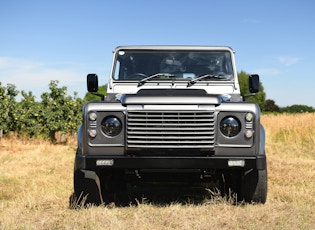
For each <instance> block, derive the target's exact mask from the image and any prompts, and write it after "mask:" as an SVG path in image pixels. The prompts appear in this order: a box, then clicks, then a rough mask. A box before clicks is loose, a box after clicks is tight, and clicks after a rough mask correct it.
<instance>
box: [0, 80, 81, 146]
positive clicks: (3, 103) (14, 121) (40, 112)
mask: <svg viewBox="0 0 315 230" xmlns="http://www.w3.org/2000/svg"><path fill="white" fill-rule="evenodd" d="M49 90H50V91H49V92H45V93H43V94H42V95H41V99H42V101H41V102H36V101H35V96H33V94H32V92H28V93H26V92H25V91H22V92H21V94H22V100H21V102H16V100H15V96H17V95H18V91H16V90H15V86H13V85H8V87H7V88H6V87H1V84H0V110H1V113H0V129H1V130H3V133H4V134H6V133H9V132H10V131H15V132H16V133H17V134H18V135H20V136H25V137H42V138H48V139H49V140H50V141H52V142H55V141H56V133H58V132H60V133H61V134H65V133H69V134H71V133H74V132H76V131H77V129H78V127H79V125H80V123H81V111H82V106H83V100H82V99H80V98H78V97H77V93H74V96H73V97H72V96H68V95H67V87H64V86H63V87H58V81H51V82H50V84H49Z"/></svg>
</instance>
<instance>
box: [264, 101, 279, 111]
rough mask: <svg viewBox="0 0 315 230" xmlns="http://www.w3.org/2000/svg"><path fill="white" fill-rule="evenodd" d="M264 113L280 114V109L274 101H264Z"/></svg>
mask: <svg viewBox="0 0 315 230" xmlns="http://www.w3.org/2000/svg"><path fill="white" fill-rule="evenodd" d="M263 110H264V111H265V112H280V108H279V106H278V105H276V103H275V101H274V100H270V99H268V100H266V104H265V108H264V109H263Z"/></svg>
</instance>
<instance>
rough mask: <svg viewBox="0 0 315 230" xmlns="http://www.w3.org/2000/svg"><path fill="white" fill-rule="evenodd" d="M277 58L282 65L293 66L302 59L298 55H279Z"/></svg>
mask: <svg viewBox="0 0 315 230" xmlns="http://www.w3.org/2000/svg"><path fill="white" fill-rule="evenodd" d="M277 60H278V62H279V63H280V64H282V65H285V66H291V65H294V64H296V63H298V62H299V61H300V60H301V59H300V58H298V57H290V56H279V57H277Z"/></svg>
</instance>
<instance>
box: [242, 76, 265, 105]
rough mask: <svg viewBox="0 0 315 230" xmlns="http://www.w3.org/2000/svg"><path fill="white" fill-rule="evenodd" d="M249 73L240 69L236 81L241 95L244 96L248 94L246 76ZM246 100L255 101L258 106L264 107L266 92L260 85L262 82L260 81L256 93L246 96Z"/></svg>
mask: <svg viewBox="0 0 315 230" xmlns="http://www.w3.org/2000/svg"><path fill="white" fill-rule="evenodd" d="M249 75H250V74H248V73H246V72H244V71H241V72H239V73H238V81H239V84H240V90H241V95H242V96H243V97H244V96H245V95H248V94H250V92H249V84H248V76H249ZM246 101H249V102H255V103H257V104H258V105H259V106H260V108H261V109H262V110H263V109H264V108H265V105H266V93H265V91H264V87H263V85H262V83H261V82H260V91H259V92H258V93H256V95H255V96H251V97H248V98H246Z"/></svg>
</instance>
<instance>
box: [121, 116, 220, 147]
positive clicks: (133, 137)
mask: <svg viewBox="0 0 315 230" xmlns="http://www.w3.org/2000/svg"><path fill="white" fill-rule="evenodd" d="M214 118H215V117H214V112H213V111H128V113H127V146H128V148H134V147H135V148H209V149H213V148H214Z"/></svg>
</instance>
